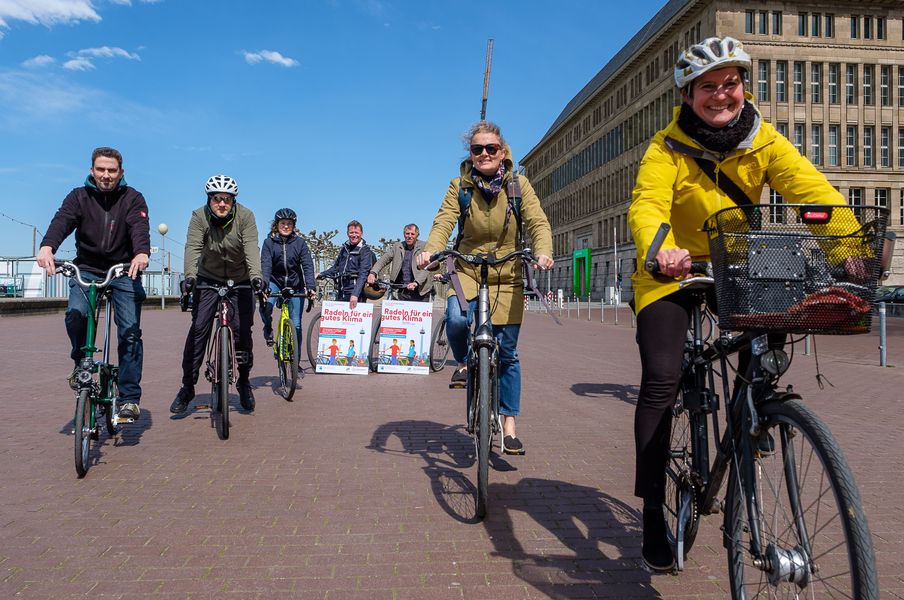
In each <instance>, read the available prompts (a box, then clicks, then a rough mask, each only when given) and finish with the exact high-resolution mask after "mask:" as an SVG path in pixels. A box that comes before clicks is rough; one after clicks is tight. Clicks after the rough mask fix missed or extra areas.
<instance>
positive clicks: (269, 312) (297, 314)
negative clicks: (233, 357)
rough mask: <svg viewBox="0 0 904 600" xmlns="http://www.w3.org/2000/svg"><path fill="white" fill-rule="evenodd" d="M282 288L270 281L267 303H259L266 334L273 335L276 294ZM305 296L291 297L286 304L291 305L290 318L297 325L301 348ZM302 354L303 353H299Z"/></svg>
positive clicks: (296, 329) (296, 331)
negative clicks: (302, 313) (302, 312)
mask: <svg viewBox="0 0 904 600" xmlns="http://www.w3.org/2000/svg"><path fill="white" fill-rule="evenodd" d="M279 290H280V288H279V287H278V286H277V285H276V284H275V283H273V282H272V281H271V282H270V298H268V299H267V303H266V304H258V307H259V309H260V313H261V321H262V322H263V323H264V336H265V337H266V335H267V334H268V333H269V334H270V335H273V307H274V306H276V296H278V295H279ZM304 301H305V299H304V298H289V300H288V301H287V302H286V304H288V305H289V318H290V319H292V324H294V325H295V333H297V334H298V347H299V349H300V348H301V311H302V310H304ZM299 356H301V354H299Z"/></svg>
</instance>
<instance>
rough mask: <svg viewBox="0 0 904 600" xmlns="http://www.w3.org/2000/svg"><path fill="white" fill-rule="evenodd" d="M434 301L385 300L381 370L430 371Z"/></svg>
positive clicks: (381, 341)
mask: <svg viewBox="0 0 904 600" xmlns="http://www.w3.org/2000/svg"><path fill="white" fill-rule="evenodd" d="M432 313H433V305H432V304H431V303H430V302H401V301H399V300H386V301H384V302H383V311H382V313H381V321H380V331H379V332H377V333H378V334H379V336H380V338H379V354H378V355H377V372H379V373H416V374H419V375H427V374H428V373H429V372H430V347H431V343H430V329H431V323H432V318H433V317H432Z"/></svg>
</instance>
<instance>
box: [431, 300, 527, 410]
mask: <svg viewBox="0 0 904 600" xmlns="http://www.w3.org/2000/svg"><path fill="white" fill-rule="evenodd" d="M476 310H477V299H476V298H475V299H474V300H471V301H469V302H468V312H467V313H465V312H464V311H462V310H461V306H459V304H458V298H457V297H456V296H452V297H451V298H449V301H448V305H447V306H446V336H447V337H448V338H449V347H450V348H451V349H452V356H454V357H455V360H456V362H458V363H459V364H461V363H464V362H467V357H468V334H469V333H470V325H471V321H472V320H473V319H474V311H476ZM519 333H521V324H520V323H513V324H511V325H493V335H494V336H496V341H497V342H498V343H499V413H500V414H503V415H506V416H510V417H517V416H518V415H519V414H521V363H520V362H519V361H518V334H519Z"/></svg>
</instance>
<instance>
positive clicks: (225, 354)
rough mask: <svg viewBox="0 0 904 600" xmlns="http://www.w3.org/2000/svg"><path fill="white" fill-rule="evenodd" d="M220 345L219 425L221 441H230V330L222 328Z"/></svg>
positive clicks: (218, 366)
mask: <svg viewBox="0 0 904 600" xmlns="http://www.w3.org/2000/svg"><path fill="white" fill-rule="evenodd" d="M218 335H219V336H220V340H219V341H220V343H219V348H217V352H218V353H219V357H220V361H219V364H218V365H217V368H218V369H219V373H218V375H219V377H218V378H217V379H218V382H217V410H218V411H219V413H220V414H219V415H217V416H218V419H217V425H218V429H219V431H217V433H218V434H219V435H220V438H221V439H224V440H227V439H229V368H230V367H231V366H232V357H231V353H230V352H229V350H230V339H229V328H227V327H225V326H224V327H220V331H219V334H218Z"/></svg>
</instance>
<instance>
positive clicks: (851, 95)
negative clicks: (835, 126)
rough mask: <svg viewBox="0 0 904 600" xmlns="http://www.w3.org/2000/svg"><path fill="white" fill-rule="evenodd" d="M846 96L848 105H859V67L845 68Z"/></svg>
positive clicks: (846, 66)
mask: <svg viewBox="0 0 904 600" xmlns="http://www.w3.org/2000/svg"><path fill="white" fill-rule="evenodd" d="M844 96H845V101H846V102H847V103H848V104H857V65H845V66H844Z"/></svg>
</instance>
